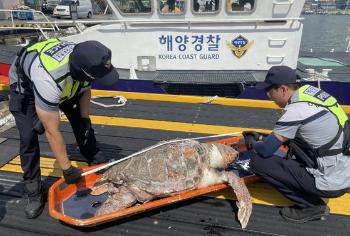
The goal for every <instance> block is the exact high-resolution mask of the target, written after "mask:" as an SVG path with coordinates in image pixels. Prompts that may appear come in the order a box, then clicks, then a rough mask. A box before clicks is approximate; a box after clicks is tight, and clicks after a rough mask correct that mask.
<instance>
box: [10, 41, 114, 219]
mask: <svg viewBox="0 0 350 236" xmlns="http://www.w3.org/2000/svg"><path fill="white" fill-rule="evenodd" d="M111 56H112V53H111V51H110V50H109V49H108V48H106V47H105V46H104V45H102V44H101V43H99V42H97V41H86V42H82V43H79V44H74V43H71V42H65V41H60V40H58V39H49V40H46V41H43V42H38V43H35V44H33V45H31V46H27V47H25V48H23V49H22V50H21V51H20V52H19V53H18V56H17V58H16V59H15V61H14V63H13V64H12V66H11V68H10V84H11V86H10V101H9V109H10V111H11V113H12V114H13V116H14V117H15V121H16V125H17V128H18V130H19V134H20V158H21V167H22V170H23V172H24V174H23V179H24V196H25V198H26V199H27V205H26V207H25V214H26V216H27V218H35V217H37V216H39V215H40V214H41V212H42V211H43V208H44V200H43V188H42V183H41V177H40V176H41V173H40V149H39V141H38V134H42V133H44V132H45V133H46V137H47V139H48V141H49V144H50V147H51V149H52V151H53V153H54V155H55V157H56V159H57V161H58V163H59V165H60V167H61V168H62V170H63V176H64V179H65V181H66V183H68V184H71V183H75V182H77V181H78V180H79V179H80V178H81V174H80V171H79V170H78V169H77V168H75V167H73V166H72V165H71V162H70V160H69V158H68V155H67V151H66V145H65V143H64V140H63V136H62V133H61V132H60V129H59V125H60V115H59V109H61V110H62V111H63V112H64V113H65V115H66V116H67V118H68V120H69V122H70V124H71V126H72V128H73V132H74V135H75V138H76V140H77V144H78V146H79V149H80V152H81V153H82V155H83V156H84V157H85V158H86V159H87V160H88V162H90V163H94V164H97V163H102V162H105V157H104V156H103V153H102V152H101V151H100V150H99V148H98V147H97V145H96V139H95V135H94V131H93V129H92V128H91V121H90V119H89V113H90V111H89V107H90V98H91V90H90V85H91V82H92V81H94V80H96V81H98V82H99V83H102V84H104V85H112V84H114V83H115V82H116V81H117V79H118V78H119V75H118V73H117V71H116V70H115V69H114V68H113V66H112V64H111Z"/></svg>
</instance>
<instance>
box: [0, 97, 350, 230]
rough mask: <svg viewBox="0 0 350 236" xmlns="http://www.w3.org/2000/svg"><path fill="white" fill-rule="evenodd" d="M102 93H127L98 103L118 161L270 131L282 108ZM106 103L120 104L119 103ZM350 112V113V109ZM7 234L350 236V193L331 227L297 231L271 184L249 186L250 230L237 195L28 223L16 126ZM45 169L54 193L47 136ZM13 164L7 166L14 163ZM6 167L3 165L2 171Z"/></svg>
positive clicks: (106, 143) (6, 159) (5, 151)
mask: <svg viewBox="0 0 350 236" xmlns="http://www.w3.org/2000/svg"><path fill="white" fill-rule="evenodd" d="M94 95H123V96H125V97H127V99H128V101H127V104H126V105H125V106H123V107H114V108H108V109H106V108H102V107H100V106H96V105H93V104H92V122H93V127H94V129H95V133H96V137H97V140H98V141H99V142H100V144H101V149H102V150H103V151H104V152H105V153H106V155H108V156H109V157H113V158H121V157H125V156H127V155H130V154H132V153H134V152H136V151H139V150H140V149H142V148H144V147H148V146H150V145H153V144H155V143H156V142H158V141H161V140H169V139H174V138H191V137H200V136H206V135H213V134H224V133H231V132H237V131H242V130H247V129H256V130H258V131H269V130H271V129H272V127H273V125H274V123H275V121H276V120H277V119H278V117H279V114H281V110H279V109H277V108H276V106H274V105H273V103H271V102H267V101H265V102H263V101H249V100H245V101H242V100H234V99H226V98H218V99H215V100H213V101H212V102H211V103H207V101H208V99H209V98H208V97H191V96H174V95H156V94H141V93H137V94H136V93H122V92H120V93H118V92H109V91H94ZM98 101H100V102H104V103H107V104H111V103H113V100H112V98H103V99H99V100H98ZM346 110H347V111H348V109H346ZM61 129H62V132H63V136H64V138H65V141H66V144H67V150H68V153H69V155H70V158H71V159H72V160H75V162H74V165H76V166H79V167H85V166H86V163H85V162H84V158H83V157H82V156H81V155H80V154H79V152H78V151H77V145H76V142H75V139H74V136H73V134H72V130H71V128H70V126H69V124H68V123H67V122H63V123H62V126H61ZM0 137H1V138H2V139H1V143H0V164H1V163H2V164H5V165H3V166H2V167H1V169H0V232H2V235H12V236H16V235H20V236H27V235H28V236H29V235H75V236H78V235H83V234H84V235H85V234H93V235H96V236H97V235H103V236H107V235H138V236H139V235H152V236H153V235H233V234H234V235H309V236H312V235H315V236H316V235H317V236H320V235H332V236H333V235H342V236H343V235H350V227H349V225H350V194H347V195H345V196H343V197H341V198H337V199H331V200H329V206H330V208H331V212H332V214H331V215H330V216H329V217H327V219H326V221H314V222H309V223H307V224H302V225H295V224H292V223H287V222H285V221H284V220H283V219H282V218H281V217H280V216H279V213H278V211H279V206H286V205H290V204H291V202H289V201H288V200H286V199H285V198H283V197H282V196H281V195H280V194H279V193H277V192H276V191H274V190H273V189H272V188H271V187H269V186H268V185H266V184H265V183H262V182H258V183H253V184H249V185H248V188H249V190H250V192H251V195H252V198H253V202H254V206H253V213H252V216H251V219H250V222H249V224H248V226H247V228H246V229H245V230H242V229H241V228H240V225H239V224H238V222H237V220H236V217H235V215H236V207H235V202H234V194H233V193H232V191H231V190H225V191H220V192H217V193H213V194H210V195H208V196H203V197H198V198H195V199H192V200H189V201H184V202H181V203H176V204H174V205H169V206H166V207H162V208H159V209H157V210H153V211H150V212H146V213H142V214H140V215H136V216H133V217H129V218H126V219H123V220H118V221H114V222H110V223H108V224H105V225H101V226H97V227H94V228H76V227H72V226H69V225H66V224H63V223H61V222H59V221H57V220H55V219H53V218H51V217H50V216H49V215H48V211H47V208H46V209H45V210H44V213H43V214H42V215H41V216H40V217H39V218H38V219H36V220H27V219H25V217H24V212H23V206H24V203H23V202H22V200H21V198H20V195H21V189H22V183H21V169H20V165H19V158H18V151H19V150H18V149H19V135H18V132H17V130H16V129H15V128H14V127H12V128H9V129H7V130H5V131H3V132H2V133H1V135H0ZM40 146H41V156H42V158H41V168H42V175H43V176H44V177H43V178H44V181H45V186H46V189H47V188H48V187H49V186H50V185H51V184H52V183H53V182H54V181H55V180H56V179H57V177H58V176H61V171H60V170H59V168H58V165H57V163H56V161H55V159H54V158H53V154H52V152H51V150H50V148H49V145H48V142H47V140H46V138H45V136H41V137H40ZM6 163H7V164H6ZM0 166H1V165H0Z"/></svg>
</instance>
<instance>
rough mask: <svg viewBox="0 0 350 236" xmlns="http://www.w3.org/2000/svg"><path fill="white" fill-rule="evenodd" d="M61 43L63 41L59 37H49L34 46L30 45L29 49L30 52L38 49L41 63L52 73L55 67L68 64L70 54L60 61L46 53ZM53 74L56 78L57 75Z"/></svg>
mask: <svg viewBox="0 0 350 236" xmlns="http://www.w3.org/2000/svg"><path fill="white" fill-rule="evenodd" d="M60 43H62V42H61V41H60V40H58V39H49V40H46V41H43V42H39V43H36V44H34V45H33V46H31V47H29V48H28V49H27V51H28V52H30V51H34V50H36V51H37V52H38V53H39V56H40V60H41V63H42V64H43V66H44V68H45V69H46V70H47V71H48V72H49V73H50V72H52V71H54V70H55V69H57V68H59V67H61V66H63V65H66V64H68V61H69V56H66V57H65V58H64V59H63V60H62V61H61V62H58V61H57V60H55V59H54V58H52V57H50V56H48V55H46V54H45V53H44V52H46V51H48V50H50V49H51V48H52V47H55V46H56V45H58V44H60ZM50 74H51V73H50ZM51 76H52V77H53V78H55V76H53V75H51ZM55 79H57V78H55Z"/></svg>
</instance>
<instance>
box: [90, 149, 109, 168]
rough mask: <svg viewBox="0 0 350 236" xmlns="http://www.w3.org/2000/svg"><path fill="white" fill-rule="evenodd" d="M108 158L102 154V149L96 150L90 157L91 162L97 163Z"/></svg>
mask: <svg viewBox="0 0 350 236" xmlns="http://www.w3.org/2000/svg"><path fill="white" fill-rule="evenodd" d="M108 161H109V159H108V158H107V157H106V156H105V155H104V153H103V152H102V151H98V152H97V153H96V154H95V155H94V156H93V158H92V161H91V164H92V165H98V164H102V163H106V162H108Z"/></svg>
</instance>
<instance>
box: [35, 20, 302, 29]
mask: <svg viewBox="0 0 350 236" xmlns="http://www.w3.org/2000/svg"><path fill="white" fill-rule="evenodd" d="M303 19H304V18H249V19H178V20H175V19H165V20H159V19H155V20H152V19H127V20H126V19H121V20H111V19H108V20H64V21H51V23H52V24H53V25H55V26H56V28H58V29H59V26H62V25H67V24H72V25H74V24H78V23H81V24H113V23H114V24H121V25H124V29H127V28H128V25H130V24H139V25H141V24H147V25H166V24H184V25H187V27H188V28H189V29H190V28H191V26H192V25H200V24H230V23H256V24H258V23H262V22H270V23H279V22H287V21H292V23H293V22H294V21H299V20H303ZM32 24H36V25H43V24H44V25H45V24H47V22H42V21H34V22H32Z"/></svg>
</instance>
